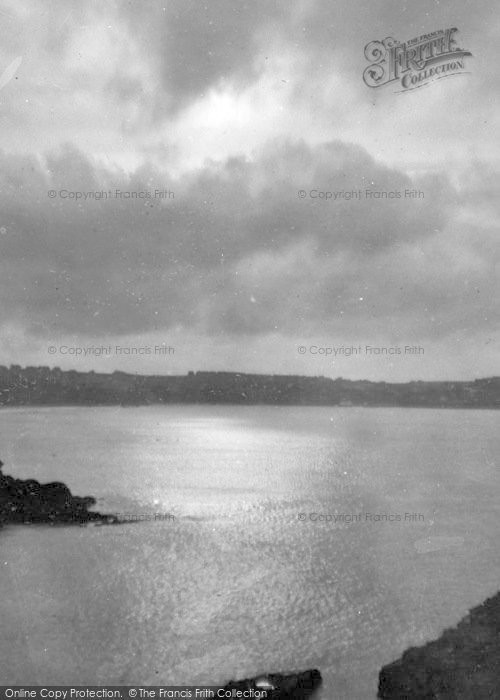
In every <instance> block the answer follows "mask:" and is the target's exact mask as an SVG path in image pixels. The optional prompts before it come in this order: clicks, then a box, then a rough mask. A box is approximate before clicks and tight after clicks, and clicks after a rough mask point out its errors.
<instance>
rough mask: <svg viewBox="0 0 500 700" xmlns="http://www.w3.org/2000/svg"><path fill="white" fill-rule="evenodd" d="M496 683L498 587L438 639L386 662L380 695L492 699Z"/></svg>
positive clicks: (499, 678)
mask: <svg viewBox="0 0 500 700" xmlns="http://www.w3.org/2000/svg"><path fill="white" fill-rule="evenodd" d="M499 688H500V593H497V594H496V595H495V596H493V598H489V599H488V600H486V601H485V602H484V603H482V605H479V606H478V607H476V608H473V609H472V610H471V611H470V613H469V614H468V615H467V616H466V617H465V618H464V619H463V620H461V622H459V624H458V625H457V626H456V627H455V628H453V629H449V630H445V631H444V632H443V634H442V635H441V637H439V639H437V640H435V641H433V642H430V643H429V644H426V645H425V646H423V647H419V648H412V649H409V650H408V651H406V652H405V653H404V654H403V656H402V657H401V659H399V660H398V661H395V662H394V663H391V664H389V665H388V666H384V667H383V668H382V670H381V672H380V675H379V691H378V697H379V698H383V699H384V700H406V699H407V698H408V700H410V698H411V700H420V699H421V700H424V698H425V700H432V699H436V700H438V699H439V700H471V699H472V698H474V700H486V699H487V698H488V700H491V699H492V698H495V697H498V692H499Z"/></svg>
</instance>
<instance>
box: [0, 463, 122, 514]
mask: <svg viewBox="0 0 500 700" xmlns="http://www.w3.org/2000/svg"><path fill="white" fill-rule="evenodd" d="M2 466H3V462H0V523H58V522H59V523H87V522H91V521H96V522H101V523H111V522H117V518H116V517H115V516H113V515H103V514H102V513H97V512H95V511H89V510H88V508H89V506H92V505H95V498H93V497H92V496H83V497H80V496H73V494H72V493H71V491H70V490H69V488H68V487H67V486H66V485H65V484H63V483H62V482H60V481H52V482H51V483H48V484H40V483H39V482H38V481H35V480H34V479H26V480H22V479H14V478H13V477H12V476H7V475H5V474H3V473H2Z"/></svg>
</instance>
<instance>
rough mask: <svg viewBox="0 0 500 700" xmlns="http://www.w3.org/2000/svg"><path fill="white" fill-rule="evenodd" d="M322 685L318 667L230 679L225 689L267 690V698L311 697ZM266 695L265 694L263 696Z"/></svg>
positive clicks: (295, 699) (274, 699) (270, 699)
mask: <svg viewBox="0 0 500 700" xmlns="http://www.w3.org/2000/svg"><path fill="white" fill-rule="evenodd" d="M320 685H321V673H320V672H319V671H318V670H317V669H312V670H309V671H302V672H301V673H291V674H288V675H281V674H279V673H270V674H269V675H266V676H259V677H258V678H246V679H244V680H242V681H230V682H229V683H228V684H227V685H225V686H224V690H231V691H232V690H240V691H244V690H261V691H263V690H265V691H266V693H267V695H266V697H267V700H281V699H283V700H285V698H287V699H292V698H293V699H294V700H301V699H302V698H310V697H312V696H313V693H314V692H315V691H316V690H317V688H319V686H320ZM263 697H264V696H263Z"/></svg>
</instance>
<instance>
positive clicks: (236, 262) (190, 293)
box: [0, 142, 493, 337]
mask: <svg viewBox="0 0 500 700" xmlns="http://www.w3.org/2000/svg"><path fill="white" fill-rule="evenodd" d="M1 165H2V168H1V172H2V180H1V193H2V194H1V200H2V201H1V210H2V221H3V227H4V233H3V234H2V236H1V237H0V246H1V251H2V257H1V263H0V266H1V270H2V274H1V277H0V289H1V293H2V298H3V299H4V300H5V301H6V304H5V308H6V309H7V317H5V318H4V320H5V321H8V320H16V321H20V320H21V321H22V323H23V324H24V325H25V326H26V327H27V328H28V330H29V331H30V332H32V333H36V334H47V333H48V334H54V333H68V332H69V333H81V334H83V335H88V336H89V337H92V336H94V337H95V336H102V334H117V335H119V334H133V333H136V332H146V331H153V330H155V329H162V330H163V329H169V328H173V327H184V328H187V329H192V330H195V331H204V332H207V333H218V332H224V333H233V334H238V333H241V334H248V333H250V334H256V335H258V334H265V333H268V332H271V331H281V332H285V333H294V332H295V333H296V332H299V331H302V330H304V331H306V330H307V332H311V333H312V332H320V331H322V330H325V329H328V328H334V327H335V324H338V323H340V322H342V323H344V327H346V323H347V324H348V325H347V327H352V328H355V327H356V325H358V326H359V324H365V326H366V324H378V326H379V327H380V324H381V323H387V324H388V326H390V327H391V328H392V329H397V327H398V324H399V326H400V327H401V326H404V327H405V328H406V327H410V326H412V325H413V326H414V327H416V326H418V328H419V329H420V332H421V333H426V334H428V335H429V336H430V337H432V336H433V335H436V336H439V335H441V334H442V333H444V332H448V331H449V330H450V329H452V328H453V326H454V324H456V323H457V322H460V323H463V324H466V325H467V324H469V326H470V327H471V328H475V327H476V326H477V325H478V323H480V319H481V318H482V314H483V312H484V311H485V309H487V307H489V306H490V305H491V298H492V296H491V295H492V294H493V286H492V282H493V278H492V275H491V271H492V265H493V261H492V259H491V258H489V257H488V256H482V255H481V253H480V251H479V250H478V249H477V248H472V247H471V246H470V244H469V242H468V240H467V239H466V238H465V239H464V238H462V239H460V238H459V239H457V240H455V239H454V237H453V236H454V235H455V234H454V233H453V231H452V228H451V224H452V222H453V213H452V211H453V209H454V208H455V207H456V204H457V199H456V197H457V196H458V195H457V193H456V192H454V190H452V188H451V186H450V185H449V183H448V182H447V178H446V177H445V176H440V177H438V176H432V177H425V178H422V179H420V180H419V181H418V182H412V181H411V179H410V178H408V176H406V175H403V174H402V173H400V172H398V171H397V170H395V169H389V168H387V167H384V166H381V165H380V164H378V163H377V162H376V161H374V160H373V159H372V158H371V157H370V156H369V155H368V154H367V153H366V152H365V151H364V150H363V149H361V148H359V147H356V146H350V145H347V144H342V143H338V142H333V143H329V144H325V145H322V146H317V147H314V148H312V147H309V146H307V145H305V144H303V143H302V144H300V143H299V144H290V143H287V142H281V143H278V144H276V143H275V144H270V145H269V146H268V147H267V148H265V149H263V151H262V152H261V153H260V154H258V155H257V156H256V158H255V159H253V160H251V161H250V160H245V159H243V158H231V159H228V160H227V161H225V162H223V163H211V164H207V166H206V167H205V168H203V169H201V170H200V171H198V172H197V173H196V174H192V175H190V176H185V177H184V178H183V179H181V180H180V181H179V182H177V183H176V184H175V185H174V184H172V181H166V178H165V176H164V175H160V173H158V172H157V171H155V170H154V169H153V168H152V167H147V166H144V167H143V168H142V169H140V170H138V171H137V172H136V173H135V174H134V175H133V176H132V177H130V178H128V177H125V176H123V175H121V176H117V175H116V174H114V175H113V174H112V173H110V172H109V171H107V170H105V169H103V168H98V167H96V166H94V165H92V164H91V162H90V161H89V160H88V159H87V158H86V157H84V156H83V155H82V154H81V153H80V152H78V151H77V150H75V149H74V148H70V147H68V148H66V149H65V150H63V151H62V152H61V153H60V154H59V155H57V156H52V157H50V158H49V159H48V160H47V162H46V166H47V167H46V168H41V166H40V165H39V163H38V162H37V161H36V160H35V159H33V158H18V157H14V156H10V157H9V156H5V155H4V156H2V163H1ZM480 177H481V174H480V173H479V172H478V173H476V182H475V185H474V194H471V195H470V196H471V197H476V198H477V197H478V196H479V195H478V193H477V189H478V182H477V178H480ZM165 188H166V189H170V190H172V191H174V192H175V198H174V199H169V200H166V201H163V202H162V200H159V199H156V200H155V199H153V200H148V199H143V200H141V199H138V200H128V199H122V200H119V199H101V200H89V201H86V202H85V201H82V200H80V201H79V202H75V201H73V200H69V199H61V198H60V197H56V198H54V199H51V198H48V197H47V191H48V190H50V189H55V190H57V191H59V190H67V191H80V192H89V191H102V190H104V191H108V190H112V191H114V190H115V189H120V190H121V191H134V190H135V191H145V190H149V191H153V192H154V190H155V189H159V190H163V189H165ZM366 188H368V189H369V190H370V191H404V190H405V189H411V188H417V189H419V190H421V191H423V192H424V194H425V197H424V199H420V200H413V199H404V198H403V199H397V200H378V201H374V200H366V199H360V200H355V199H353V200H350V201H346V200H338V201H332V200H329V201H324V200H319V199H311V198H310V197H309V192H310V191H311V190H313V189H314V190H318V191H332V192H333V191H337V192H338V191H342V190H357V189H361V190H362V191H364V190H365V189H366ZM299 190H304V191H306V193H308V196H307V197H306V198H303V199H301V198H300V197H299V196H298V191H299ZM462 194H464V193H462ZM471 233H472V235H473V237H475V238H476V243H477V242H478V241H480V240H482V239H484V238H488V237H491V231H490V228H489V227H488V226H486V227H484V226H483V228H478V229H477V230H475V229H474V227H472V228H471V227H470V226H469V237H471ZM476 287H479V288H481V289H482V296H481V295H479V294H478V293H477V292H476V291H475V288H476ZM491 312H492V310H491V309H490V310H489V311H488V313H491ZM459 319H460V321H459Z"/></svg>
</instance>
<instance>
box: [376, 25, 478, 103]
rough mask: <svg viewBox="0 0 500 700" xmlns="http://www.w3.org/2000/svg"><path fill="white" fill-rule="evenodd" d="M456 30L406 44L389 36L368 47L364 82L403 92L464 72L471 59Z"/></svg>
mask: <svg viewBox="0 0 500 700" xmlns="http://www.w3.org/2000/svg"><path fill="white" fill-rule="evenodd" d="M456 32H458V29H457V28H456V27H453V28H450V29H438V30H437V31H435V32H431V33H430V34H422V35H421V36H418V37H415V38H414V39H410V40H409V41H406V42H404V43H402V42H400V41H398V40H397V39H393V38H392V37H389V36H388V37H386V38H385V39H384V40H383V41H371V42H370V43H369V44H367V45H366V46H365V58H366V60H367V61H369V62H370V65H369V66H368V67H367V68H365V71H364V73H363V80H364V82H365V84H366V85H368V87H371V88H377V87H381V86H382V85H387V84H389V83H393V84H395V85H399V87H400V90H399V91H400V92H403V91H406V90H414V89H415V88H418V87H422V85H425V84H427V83H429V82H431V81H432V80H437V79H439V78H445V77H449V76H451V75H458V74H460V73H464V72H465V58H466V57H468V56H472V54H471V53H470V51H465V50H464V49H461V48H459V47H458V46H457V42H456V40H455V34H456Z"/></svg>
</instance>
